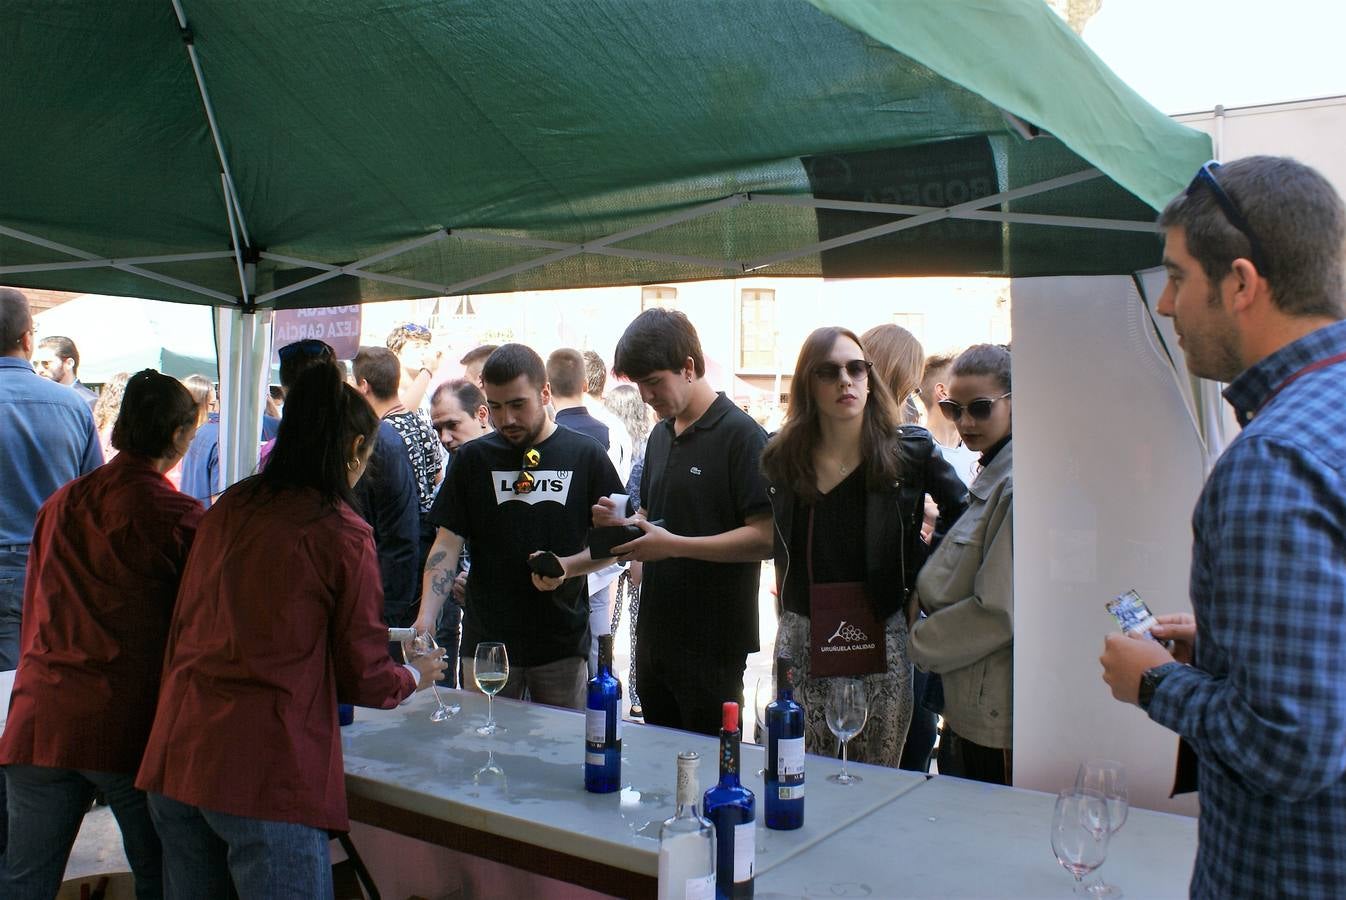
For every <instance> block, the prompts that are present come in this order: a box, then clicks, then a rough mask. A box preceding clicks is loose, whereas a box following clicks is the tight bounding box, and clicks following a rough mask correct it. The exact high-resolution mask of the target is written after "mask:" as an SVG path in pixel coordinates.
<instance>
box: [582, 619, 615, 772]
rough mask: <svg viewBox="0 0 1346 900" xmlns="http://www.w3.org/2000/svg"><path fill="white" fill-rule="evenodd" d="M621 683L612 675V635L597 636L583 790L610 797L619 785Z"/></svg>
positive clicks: (587, 704)
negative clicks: (595, 666) (596, 658)
mask: <svg viewBox="0 0 1346 900" xmlns="http://www.w3.org/2000/svg"><path fill="white" fill-rule="evenodd" d="M621 710H622V683H621V682H620V681H618V680H617V676H616V675H613V674H612V635H610V634H600V635H599V636H598V672H597V673H595V675H594V677H593V678H590V679H589V685H588V695H587V699H586V701H585V710H584V712H585V717H586V718H585V727H584V732H585V734H584V789H585V790H586V791H591V792H592V793H595V794H610V793H612V792H613V791H616V790H619V789H620V788H621V786H622V714H621Z"/></svg>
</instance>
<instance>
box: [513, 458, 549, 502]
mask: <svg viewBox="0 0 1346 900" xmlns="http://www.w3.org/2000/svg"><path fill="white" fill-rule="evenodd" d="M541 462H542V454H541V452H539V451H538V449H537V448H536V447H533V448H531V449H529V450H526V451H524V454H523V461H522V465H521V466H520V467H519V468H520V471H519V477H518V478H516V479H515V480H514V484H513V485H512V486H511V487H513V489H514V493H516V494H529V493H532V491H533V485H535V484H537V479H536V478H535V477H534V476H533V473H532V472H529V471H528V470H529V469H536V468H537V467H538V465H540V464H541Z"/></svg>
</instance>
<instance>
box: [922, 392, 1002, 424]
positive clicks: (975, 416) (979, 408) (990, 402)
mask: <svg viewBox="0 0 1346 900" xmlns="http://www.w3.org/2000/svg"><path fill="white" fill-rule="evenodd" d="M1009 395H1010V391H1006V392H1005V393H1003V394H1001V395H1000V396H999V397H978V398H977V399H976V400H973V401H972V402H971V403H969V404H968V405H967V406H964V405H963V404H961V403H959V402H957V401H955V400H941V401H939V411H940V412H942V413H944V418H946V419H948V420H949V421H950V422H957V421H958V420H959V419H961V418H963V413H964V411H966V412H967V414H968V415H969V416H971V417H972V421H974V422H985V421H986V420H987V419H989V418H991V410H992V409H994V408H995V405H996V403H997V402H998V401H1000V400H1004V399H1005V398H1006V397H1008V396H1009Z"/></svg>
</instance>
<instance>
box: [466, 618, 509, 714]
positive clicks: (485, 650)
mask: <svg viewBox="0 0 1346 900" xmlns="http://www.w3.org/2000/svg"><path fill="white" fill-rule="evenodd" d="M472 679H473V681H475V682H476V683H477V689H478V690H480V691H481V692H482V693H483V694H485V695H486V723H485V724H484V725H478V726H477V728H476V732H477V734H480V735H482V736H483V737H486V736H489V735H492V734H498V733H500V732H502V731H504V730H505V729H504V728H502V727H501V726H499V725H497V724H496V721H495V714H494V713H495V710H494V706H493V704H494V702H495V695H496V694H498V693H500V691H501V689H503V688H504V686H505V683H506V682H507V681H509V654H508V653H506V652H505V645H504V644H501V643H499V642H497V641H482V642H481V643H480V644H478V645H477V652H476V656H475V657H474V659H473V664H472Z"/></svg>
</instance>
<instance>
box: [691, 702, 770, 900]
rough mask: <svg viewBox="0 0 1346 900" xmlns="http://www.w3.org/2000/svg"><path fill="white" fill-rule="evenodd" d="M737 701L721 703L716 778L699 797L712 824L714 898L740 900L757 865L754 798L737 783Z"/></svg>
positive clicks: (748, 892) (749, 893) (748, 889)
mask: <svg viewBox="0 0 1346 900" xmlns="http://www.w3.org/2000/svg"><path fill="white" fill-rule="evenodd" d="M738 719H739V710H738V704H737V703H733V702H730V703H726V704H725V705H724V718H723V720H722V724H721V728H720V782H719V784H717V785H715V786H714V787H713V788H711V789H710V790H708V791H706V795H705V797H704V798H703V800H702V806H703V807H704V808H705V816H706V818H707V819H710V821H711V822H712V823H713V824H714V825H715V898H716V900H740V898H743V897H751V896H752V894H753V887H752V885H753V876H754V874H755V873H756V868H757V834H756V827H757V798H756V797H754V796H753V793H752V791H750V790H748V789H747V788H745V787H744V786H743V785H742V784H740V783H739V775H738V743H739V739H740V737H741V734H740V732H739V727H738Z"/></svg>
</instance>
